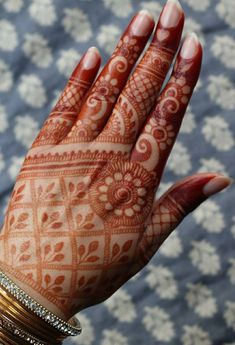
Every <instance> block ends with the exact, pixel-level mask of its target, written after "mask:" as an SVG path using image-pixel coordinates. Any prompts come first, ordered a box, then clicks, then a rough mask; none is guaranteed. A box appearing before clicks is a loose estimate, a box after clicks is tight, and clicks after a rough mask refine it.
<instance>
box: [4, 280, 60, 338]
mask: <svg viewBox="0 0 235 345" xmlns="http://www.w3.org/2000/svg"><path fill="white" fill-rule="evenodd" d="M0 296H1V299H0V309H2V310H3V311H4V313H5V315H6V316H7V317H8V318H10V319H11V320H14V321H15V322H16V323H17V324H18V325H19V327H21V328H24V329H26V330H28V332H30V333H32V332H33V333H34V334H35V336H36V337H38V338H40V339H44V340H45V341H48V340H50V342H51V343H52V339H53V338H54V339H56V341H57V342H56V343H55V342H54V344H58V341H61V340H63V339H64V338H65V336H62V335H61V334H59V333H58V332H55V331H54V329H53V328H52V327H51V326H50V325H49V324H47V323H45V322H42V320H41V319H40V318H39V317H38V316H36V315H34V314H32V313H29V312H27V310H25V309H24V308H23V307H22V306H21V305H20V304H19V303H18V302H17V301H15V300H14V299H13V298H12V297H11V296H10V294H9V293H8V292H7V291H5V290H4V289H2V288H1V287H0ZM1 305H2V308H1Z"/></svg>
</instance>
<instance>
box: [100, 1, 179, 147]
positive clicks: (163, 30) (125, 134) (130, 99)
mask: <svg viewBox="0 0 235 345" xmlns="http://www.w3.org/2000/svg"><path fill="white" fill-rule="evenodd" d="M166 6H167V5H166ZM173 6H174V7H176V8H174V12H175V14H176V15H175V18H176V19H177V20H176V21H175V22H173V23H169V22H165V21H164V22H163V23H162V20H161V18H162V17H163V16H164V11H163V13H162V15H161V16H160V20H159V22H158V25H157V28H156V31H155V34H154V37H153V40H152V43H151V44H150V46H149V48H148V49H147V51H146V52H145V55H144V57H143V58H142V60H141V62H140V63H139V64H138V65H137V67H136V69H135V71H134V73H133V74H132V76H131V78H130V80H129V81H128V82H127V84H126V86H125V88H124V89H123V92H122V94H121V95H120V97H119V99H118V101H117V103H116V105H115V108H114V111H113V113H112V115H111V117H110V118H109V121H108V123H107V125H106V126H105V128H104V130H103V131H102V133H101V134H100V135H99V137H98V138H97V141H101V142H105V141H107V140H108V141H109V142H112V143H122V144H125V145H126V144H132V143H133V142H134V141H135V139H136V136H137V135H138V132H139V130H140V129H141V127H142V125H143V123H144V122H145V120H146V116H147V115H148V114H149V112H150V110H151V109H152V107H153V106H154V104H155V101H156V98H157V95H158V93H159V91H160V89H161V86H162V83H163V81H164V79H165V77H166V74H167V72H168V70H169V67H170V65H171V63H172V60H173V58H174V55H175V52H176V51H177V48H178V45H179V41H180V37H181V32H182V29H183V23H184V15H183V12H182V11H181V10H180V9H179V8H178V7H177V6H176V5H175V4H173Z"/></svg>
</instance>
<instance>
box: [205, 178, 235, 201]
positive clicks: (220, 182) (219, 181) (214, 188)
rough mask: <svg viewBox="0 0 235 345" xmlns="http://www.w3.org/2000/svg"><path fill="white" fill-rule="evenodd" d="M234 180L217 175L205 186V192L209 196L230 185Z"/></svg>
mask: <svg viewBox="0 0 235 345" xmlns="http://www.w3.org/2000/svg"><path fill="white" fill-rule="evenodd" d="M232 182H233V180H232V179H230V178H229V177H225V176H216V177H215V178H213V179H212V180H210V181H209V182H208V183H207V184H206V185H205V186H204V187H203V194H205V195H206V196H207V197H208V196H211V195H213V194H215V193H218V192H220V191H221V190H223V189H224V188H226V187H228V186H230V185H231V184H232Z"/></svg>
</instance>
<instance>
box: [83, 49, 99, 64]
mask: <svg viewBox="0 0 235 345" xmlns="http://www.w3.org/2000/svg"><path fill="white" fill-rule="evenodd" d="M99 58H100V55H99V51H98V49H97V48H96V47H91V48H89V49H88V50H87V52H86V54H85V55H84V57H83V61H82V65H83V68H84V69H92V68H95V66H96V65H97V63H98V61H99Z"/></svg>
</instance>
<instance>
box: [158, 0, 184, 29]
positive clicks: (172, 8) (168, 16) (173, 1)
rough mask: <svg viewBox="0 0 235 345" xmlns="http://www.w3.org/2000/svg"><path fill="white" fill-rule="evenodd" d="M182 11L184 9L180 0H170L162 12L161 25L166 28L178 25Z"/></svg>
mask: <svg viewBox="0 0 235 345" xmlns="http://www.w3.org/2000/svg"><path fill="white" fill-rule="evenodd" d="M182 13H183V9H182V7H181V5H180V3H179V1H178V0H168V1H167V3H166V5H165V7H164V8H163V11H162V14H161V18H160V23H161V25H162V26H163V27H164V28H173V27H175V26H177V24H178V23H179V20H180V18H181V16H182Z"/></svg>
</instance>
